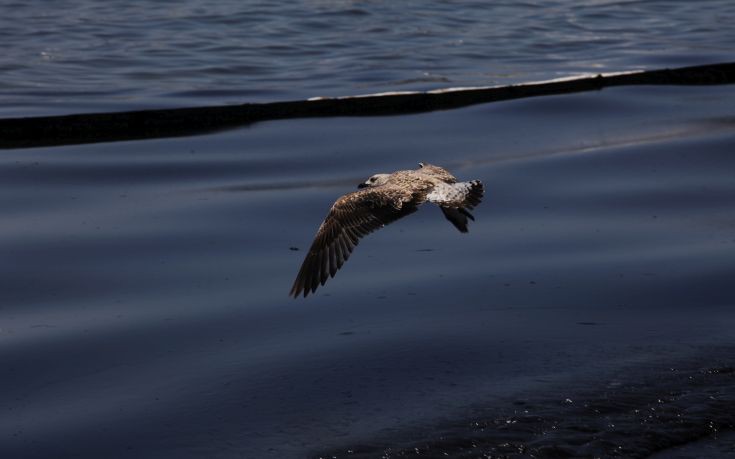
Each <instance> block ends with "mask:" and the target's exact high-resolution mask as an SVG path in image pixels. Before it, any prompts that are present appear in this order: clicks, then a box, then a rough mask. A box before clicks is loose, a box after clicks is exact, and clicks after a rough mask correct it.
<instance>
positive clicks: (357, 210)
mask: <svg viewBox="0 0 735 459" xmlns="http://www.w3.org/2000/svg"><path fill="white" fill-rule="evenodd" d="M416 209H417V205H416V200H415V199H412V195H411V193H410V192H409V191H406V190H405V189H400V188H398V187H392V186H389V185H384V186H379V187H373V188H366V189H363V190H360V191H356V192H354V193H350V194H347V195H345V196H342V197H341V198H339V199H338V200H337V202H335V203H334V205H333V206H332V209H331V210H330V211H329V214H327V218H325V219H324V222H323V223H322V225H321V226H320V227H319V231H317V233H316V237H315V238H314V242H313V243H312V244H311V248H310V249H309V253H308V254H307V255H306V258H305V259H304V263H303V264H302V265H301V269H300V270H299V273H298V275H297V276H296V281H294V284H293V287H291V293H290V295H292V296H293V297H294V298H296V297H298V296H299V295H300V294H301V293H302V292H303V295H304V297H306V296H307V295H308V294H309V293H314V292H315V291H316V289H317V287H318V286H319V284H321V285H324V283H325V282H326V281H327V279H328V278H329V277H330V276H331V277H334V275H335V273H336V272H337V270H338V269H339V268H341V267H342V265H343V264H344V262H345V261H346V260H347V258H349V256H350V253H352V249H354V248H355V246H356V245H357V244H358V242H359V240H360V238H361V237H363V236H366V235H367V234H369V233H372V232H373V231H375V230H377V229H379V228H382V227H383V226H385V225H387V224H388V223H391V222H394V221H396V220H398V219H399V218H401V217H404V216H406V215H408V214H410V213H413V212H415V211H416Z"/></svg>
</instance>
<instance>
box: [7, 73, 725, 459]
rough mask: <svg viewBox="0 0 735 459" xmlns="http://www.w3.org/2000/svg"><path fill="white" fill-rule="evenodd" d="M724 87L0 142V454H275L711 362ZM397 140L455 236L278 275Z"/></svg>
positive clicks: (434, 230)
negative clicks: (300, 275)
mask: <svg viewBox="0 0 735 459" xmlns="http://www.w3.org/2000/svg"><path fill="white" fill-rule="evenodd" d="M734 91H735V88H732V87H727V86H723V87H710V88H666V87H663V88H642V87H641V88H624V89H623V88H621V89H615V90H605V91H602V92H599V93H587V94H578V95H569V96H558V97H548V98H540V99H535V100H522V101H515V102H508V103H501V104H490V105H483V106H477V107H473V108H471V109H464V110H456V111H449V112H441V113H432V114H425V115H416V116H405V117H398V118H396V117H392V118H391V117H387V118H367V119H359V120H356V119H327V120H297V121H280V122H272V123H262V124H259V125H256V126H254V127H252V128H249V129H242V130H236V131H231V132H227V133H222V134H217V135H212V136H201V137H192V138H182V139H174V140H156V141H145V142H125V143H117V144H98V145H86V146H70V147H63V148H47V149H46V148H39V149H31V150H15V151H14V150H7V151H4V152H3V153H2V165H1V167H0V177H1V179H2V180H1V183H2V187H3V191H4V192H3V193H2V204H1V209H2V214H3V225H2V229H1V230H0V251H1V252H2V253H3V258H2V267H1V268H0V269H1V270H2V272H1V273H0V292H2V293H1V294H2V298H1V300H2V330H1V331H0V338H1V339H2V346H1V347H0V359H1V361H2V362H3V378H2V379H1V380H0V394H2V395H1V396H0V397H1V403H0V406H2V416H0V435H1V436H2V441H0V455H2V456H3V457H49V456H54V455H60V456H62V457H64V456H81V457H102V456H104V457H132V456H134V457H202V456H205V457H239V456H244V457H264V456H270V457H303V456H304V455H307V454H312V453H313V454H318V452H319V451H326V450H333V449H334V448H341V447H342V446H343V445H349V444H352V443H354V444H358V445H359V444H363V445H364V444H366V443H368V444H372V443H371V442H372V440H371V439H372V438H373V437H375V438H383V437H384V435H385V433H386V429H388V431H396V429H399V430H400V429H404V428H409V427H412V426H416V425H423V426H425V425H426V424H427V423H428V424H431V423H432V422H434V420H438V419H446V418H451V417H453V416H455V415H458V414H459V413H463V412H464V411H463V410H466V409H468V407H472V406H477V405H480V406H483V407H485V408H484V409H492V407H493V406H498V407H499V408H498V409H504V408H503V407H506V402H503V401H502V400H513V399H514V394H517V393H524V394H525V395H523V397H527V393H528V391H532V392H533V393H534V394H535V396H536V397H540V398H542V399H543V398H544V397H546V396H548V397H550V399H551V400H557V398H558V397H559V396H560V394H559V392H558V385H559V382H560V381H565V380H572V381H591V382H589V383H585V384H582V385H580V384H577V385H570V386H567V387H568V388H570V390H567V391H565V392H563V395H564V397H563V398H567V397H569V398H571V399H576V398H577V396H578V394H577V392H579V391H582V390H595V388H596V386H595V384H597V383H600V384H603V383H604V378H603V376H601V375H605V374H608V373H610V372H611V371H616V370H617V371H620V372H622V373H623V374H624V375H625V377H624V381H626V382H630V381H633V382H635V381H637V380H639V379H642V378H643V377H644V376H643V373H641V376H637V374H638V373H636V372H635V371H632V370H631V371H627V370H625V371H624V370H622V369H624V368H627V367H626V366H627V365H630V364H632V363H636V364H639V366H638V367H637V368H639V369H640V368H645V367H648V366H650V365H648V364H647V362H648V363H650V364H651V365H653V364H655V365H663V366H667V365H668V366H671V367H676V368H682V371H683V370H686V369H687V368H689V369H691V368H692V366H691V365H692V364H691V362H692V358H691V355H693V354H697V353H698V355H703V356H704V358H702V360H701V366H702V367H706V366H714V365H715V364H717V365H720V366H723V365H727V364H728V362H729V364H731V365H732V364H733V362H732V360H733V359H732V356H731V355H728V354H727V353H723V352H721V351H709V350H708V349H710V346H721V345H723V344H729V343H732V339H733V337H734V335H735V332H733V330H735V313H734V312H733V305H734V304H735V288H733V284H732V275H733V272H734V270H735V217H734V215H735V212H734V210H735V209H734V208H733V206H734V205H735V204H734V203H735V176H733V172H732V171H733V170H735V157H734V156H733V145H735V119H734V118H733V116H732V106H733V105H732V100H733V96H735V92H734ZM419 160H422V161H428V162H434V163H437V164H443V165H446V166H447V167H449V168H450V169H451V170H452V171H454V172H455V173H456V174H457V175H458V176H460V177H462V178H478V179H481V180H483V181H484V182H485V183H486V185H487V189H488V193H487V196H486V200H485V202H484V203H483V204H482V205H481V206H480V207H478V208H477V209H476V210H477V211H476V212H475V216H476V217H477V221H476V222H474V224H473V225H472V226H471V230H470V233H469V234H467V235H462V234H460V233H458V232H456V230H455V229H454V228H453V227H452V226H451V225H450V224H449V223H448V222H446V221H445V220H444V219H443V218H442V217H441V214H440V212H439V211H438V210H437V209H435V208H425V209H422V210H421V211H419V212H418V213H417V214H416V215H412V216H411V217H410V218H408V219H405V220H402V221H399V222H397V223H395V224H393V225H391V226H390V227H388V228H386V229H384V230H381V231H379V232H377V233H375V234H373V235H371V236H370V237H369V238H367V239H366V240H365V241H364V243H363V244H361V245H360V246H359V247H358V248H357V250H356V252H355V254H354V256H353V257H352V259H350V261H349V262H348V263H347V265H346V266H345V267H344V268H343V270H342V271H341V272H340V273H339V274H338V276H337V277H336V278H335V279H333V280H331V281H330V282H329V283H328V284H327V285H326V286H325V287H324V288H323V289H321V290H320V291H318V293H317V295H316V296H315V297H313V298H312V297H310V298H309V299H307V300H303V299H301V300H293V299H289V298H288V297H287V294H288V290H289V288H290V286H291V282H292V281H293V277H294V276H295V274H296V271H297V269H298V266H299V264H300V262H301V259H302V257H303V255H304V249H306V248H307V246H308V244H309V243H310V242H311V241H310V240H311V237H312V235H313V234H314V232H315V230H316V227H317V226H318V225H319V223H320V221H321V218H322V217H323V216H324V214H325V213H326V211H327V209H328V207H329V206H330V205H331V203H332V201H333V200H334V199H335V197H337V196H339V195H341V194H342V193H345V192H348V191H350V190H352V189H354V186H355V184H356V183H357V182H358V181H360V180H362V179H364V177H365V176H367V175H370V174H372V173H374V172H376V171H380V170H394V169H399V168H412V167H414V166H415V163H416V162H417V161H419ZM290 247H298V248H300V249H301V250H299V251H293V250H290ZM712 349H715V347H712ZM685 357H686V359H685ZM695 369H696V368H695ZM600 381H603V382H600ZM580 386H581V387H580ZM732 387H733V386H732V385H730V389H729V390H730V392H729V395H728V396H729V397H732V396H733V393H732V390H731V389H732ZM662 391H663V389H662ZM630 403H631V404H632V405H633V406H635V405H636V404H639V405H640V406H647V404H648V403H650V399H649V396H648V395H646V396H642V397H641V398H640V399H633V400H631V401H630ZM488 406H489V407H490V408H487V407H488ZM700 421H701V422H700V424H701V423H703V422H705V421H703V420H700ZM376 442H377V443H378V444H380V442H379V441H377V440H376Z"/></svg>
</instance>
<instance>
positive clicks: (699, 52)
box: [0, 0, 735, 116]
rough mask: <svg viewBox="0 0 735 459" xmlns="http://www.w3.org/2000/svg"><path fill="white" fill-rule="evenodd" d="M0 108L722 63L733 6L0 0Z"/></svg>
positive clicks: (561, 0) (372, 88) (319, 92)
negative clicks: (171, 2)
mask: <svg viewBox="0 0 735 459" xmlns="http://www.w3.org/2000/svg"><path fill="white" fill-rule="evenodd" d="M0 5H1V6H2V13H3V14H2V15H0V42H2V43H3V53H1V54H0V72H2V75H3V78H2V81H0V115H4V116H11V115H12V116H16V115H25V114H48V113H74V112H84V111H108V110H110V109H117V110H120V109H132V108H145V107H172V106H189V105H211V104H222V103H242V102H247V101H270V100H285V99H303V98H307V97H311V96H331V95H350V94H356V93H364V92H380V91H384V90H395V89H428V88H436V87H446V86H465V85H487V84H504V83H511V82H519V81H529V80H538V79H545V78H549V77H556V76H563V75H569V74H574V73H579V72H603V71H611V70H613V71H619V70H627V69H639V68H657V67H663V66H681V65H693V64H699V63H702V64H704V63H713V62H719V61H727V60H731V59H732V44H733V43H735V29H734V28H733V27H731V25H732V24H733V23H735V4H733V2H731V1H729V0H711V1H703V2H670V1H612V0H595V1H591V0H588V1H570V0H557V1H542V2H540V1H523V2H516V1H496V2H491V3H490V2H482V1H475V2H473V1H430V2H427V1H407V2H389V1H347V0H344V1H339V0H321V1H320V0H301V1H294V2H265V1H253V0H250V1H235V0H225V1H219V2H210V3H208V4H204V3H203V2H200V1H195V0H185V1H179V2H176V4H175V5H172V4H169V3H162V2H152V1H142V2H125V1H119V0H111V1H105V2H99V1H90V0H86V1H54V2H46V1H39V0H37V1H24V2H12V1H3V2H0Z"/></svg>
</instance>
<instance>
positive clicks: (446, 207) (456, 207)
mask: <svg viewBox="0 0 735 459" xmlns="http://www.w3.org/2000/svg"><path fill="white" fill-rule="evenodd" d="M453 186H454V188H455V189H458V190H461V191H462V195H463V197H462V199H461V200H460V201H458V202H456V203H443V204H440V207H441V210H442V212H443V213H444V216H445V217H446V218H447V220H449V221H450V222H452V224H453V225H454V226H455V227H456V228H457V229H458V230H459V231H460V232H462V233H466V232H467V231H468V229H467V223H468V219H469V220H474V219H475V217H473V216H472V214H471V213H470V212H469V211H468V210H467V209H470V210H471V209H473V208H474V207H475V206H476V205H478V204H480V202H481V201H482V197H483V195H484V194H485V189H484V187H483V185H482V182H481V181H479V180H473V181H471V182H460V183H456V184H454V185H453Z"/></svg>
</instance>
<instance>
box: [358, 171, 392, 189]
mask: <svg viewBox="0 0 735 459" xmlns="http://www.w3.org/2000/svg"><path fill="white" fill-rule="evenodd" d="M389 175H390V174H375V175H373V176H371V177H370V178H369V179H367V180H365V181H364V182H362V183H361V184H359V185H357V187H358V188H369V187H372V186H380V185H383V184H385V183H386V182H388V176H389Z"/></svg>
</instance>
